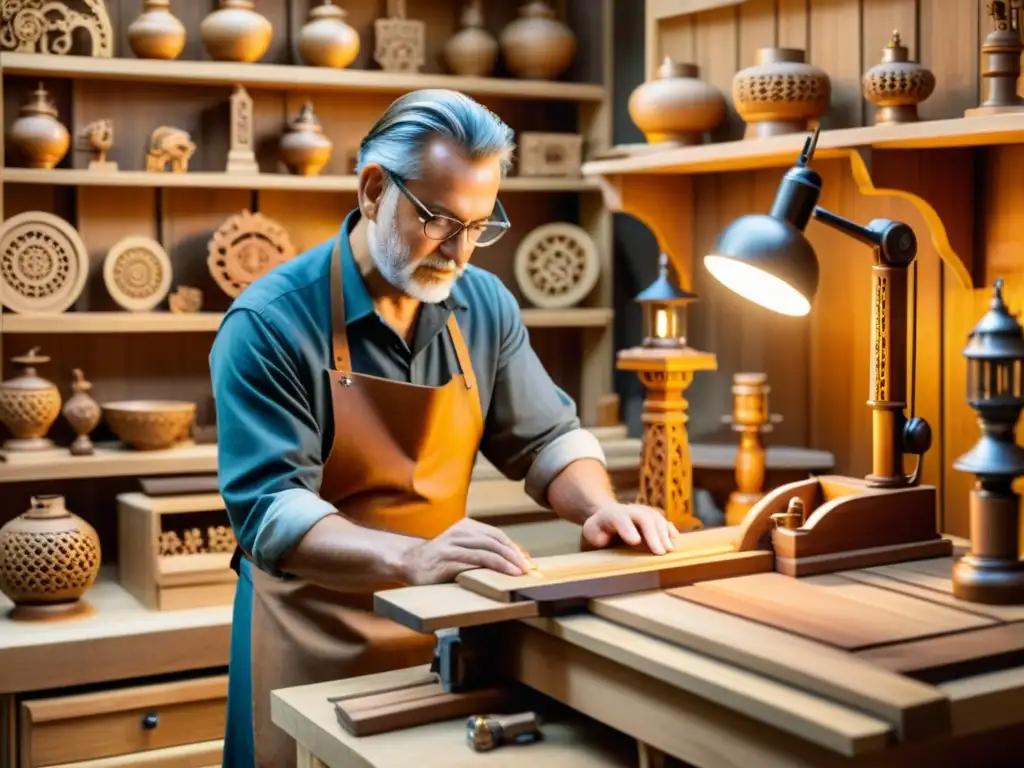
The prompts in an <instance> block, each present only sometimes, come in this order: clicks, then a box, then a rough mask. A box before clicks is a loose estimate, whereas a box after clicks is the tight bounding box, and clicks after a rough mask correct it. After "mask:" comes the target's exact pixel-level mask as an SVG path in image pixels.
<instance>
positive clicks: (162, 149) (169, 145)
mask: <svg viewBox="0 0 1024 768" xmlns="http://www.w3.org/2000/svg"><path fill="white" fill-rule="evenodd" d="M195 151H196V145H195V144H193V143H192V137H191V136H189V135H188V133H187V132H186V131H183V130H181V129H180V128H174V127H173V126H169V125H161V126H160V127H159V128H157V129H156V130H155V131H153V135H152V136H150V137H149V153H148V154H147V155H146V170H147V171H166V170H167V164H168V163H170V165H171V172H172V173H185V171H187V170H188V161H189V158H191V157H192V155H193V154H194V153H195Z"/></svg>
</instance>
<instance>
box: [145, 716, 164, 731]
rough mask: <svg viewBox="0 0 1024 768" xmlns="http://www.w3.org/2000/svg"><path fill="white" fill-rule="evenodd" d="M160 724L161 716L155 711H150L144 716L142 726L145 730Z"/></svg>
mask: <svg viewBox="0 0 1024 768" xmlns="http://www.w3.org/2000/svg"><path fill="white" fill-rule="evenodd" d="M159 724H160V716H159V715H157V714H156V713H155V712H150V713H149V714H148V715H146V716H145V717H144V718H142V727H143V729H144V730H147V731H152V730H153V729H154V728H156V727H157V726H158V725H159Z"/></svg>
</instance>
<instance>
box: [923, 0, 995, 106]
mask: <svg viewBox="0 0 1024 768" xmlns="http://www.w3.org/2000/svg"><path fill="white" fill-rule="evenodd" d="M979 5H980V6H984V3H978V2H964V3H950V2H948V0H918V27H919V29H920V38H919V40H918V50H919V51H920V57H919V58H920V62H921V63H922V64H923V65H924V66H926V67H928V69H930V70H931V71H932V73H933V74H934V75H935V81H936V83H937V87H936V89H935V93H933V94H932V95H931V97H930V98H929V99H927V100H925V101H924V102H922V103H921V105H920V106H919V107H918V110H917V111H918V114H919V115H920V117H921V119H922V120H942V119H946V118H951V117H962V116H963V114H964V110H967V109H972V108H973V107H976V106H978V104H979V103H980V98H979V87H978V86H979V83H978V72H979V64H980V62H981V55H980V53H979V51H978V47H979V46H978V42H977V40H978V26H979V25H978V6H979ZM985 119H988V118H985Z"/></svg>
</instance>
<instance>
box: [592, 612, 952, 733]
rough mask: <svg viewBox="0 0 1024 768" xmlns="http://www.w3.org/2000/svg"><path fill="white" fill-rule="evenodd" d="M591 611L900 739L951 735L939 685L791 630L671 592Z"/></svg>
mask: <svg viewBox="0 0 1024 768" xmlns="http://www.w3.org/2000/svg"><path fill="white" fill-rule="evenodd" d="M590 610H591V612H593V613H595V614H597V615H598V616H602V617H604V618H607V619H610V620H612V621H616V622H619V623H621V624H624V625H626V626H629V627H632V628H634V629H638V630H640V631H641V632H647V633H648V634H652V635H654V636H655V637H660V638H662V639H664V640H667V641H669V642H671V643H676V644H678V645H681V646H683V647H685V648H689V649H691V650H694V651H697V652H699V653H704V654H707V655H709V656H712V657H714V658H717V659H721V660H722V661H726V662H729V663H732V664H736V665H738V666H740V667H743V668H745V669H749V670H751V671H754V672H757V673H759V674H763V675H768V676H770V677H774V678H775V679H777V680H781V681H783V682H786V683H788V684H790V685H793V686H796V687H799V688H803V689H804V690H807V691H810V692H812V693H817V694H820V695H822V696H826V697H828V698H830V699H833V700H834V701H838V702H840V703H843V704H846V705H848V706H851V707H855V708H857V709H860V710H862V711H864V712H867V713H869V714H872V715H875V716H877V717H879V718H881V719H883V720H885V721H886V722H887V723H889V724H890V725H892V726H893V728H894V729H895V730H896V733H897V734H898V736H899V738H900V739H901V740H907V741H909V740H914V739H920V738H928V737H931V736H938V735H942V734H945V733H948V731H949V728H950V710H949V702H948V700H947V699H946V698H945V696H943V694H942V693H941V691H939V690H937V689H936V688H934V687H933V686H930V685H925V684H924V683H920V682H918V681H916V680H911V679H910V678H907V677H904V676H902V675H898V674H895V673H893V672H890V671H888V670H886V669H882V668H881V667H879V666H877V665H875V664H871V663H869V662H867V661H864V660H862V659H858V658H857V657H856V656H854V655H852V654H850V653H847V652H845V651H841V650H838V649H836V648H830V647H829V646H827V645H823V644H821V643H816V642H814V641H812V640H807V639H805V638H802V637H799V636H796V635H792V634H790V633H788V632H783V631H782V630H778V629H775V628H773V627H766V626H762V625H760V624H755V623H753V622H750V621H746V620H744V619H740V618H737V617H735V616H730V615H728V614H725V613H719V612H718V611H714V610H711V609H710V608H705V607H703V606H700V605H695V604H693V603H688V602H686V601H685V600H679V599H678V598H675V597H673V596H671V595H666V594H657V593H654V594H644V595H630V596H626V597H615V598H604V599H601V600H592V601H591V602H590Z"/></svg>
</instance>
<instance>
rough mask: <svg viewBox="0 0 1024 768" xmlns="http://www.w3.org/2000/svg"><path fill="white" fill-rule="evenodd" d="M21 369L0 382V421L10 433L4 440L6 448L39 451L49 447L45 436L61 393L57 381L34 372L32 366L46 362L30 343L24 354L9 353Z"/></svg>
mask: <svg viewBox="0 0 1024 768" xmlns="http://www.w3.org/2000/svg"><path fill="white" fill-rule="evenodd" d="M11 362H12V363H14V364H15V365H19V366H21V373H19V374H18V375H17V376H15V377H14V378H12V379H8V380H7V381H5V382H4V383H3V384H0V421H3V423H4V426H5V427H7V429H8V430H9V431H10V433H11V435H12V437H11V438H10V439H8V440H7V442H5V443H4V446H3V447H4V450H7V451H41V450H46V449H47V448H52V447H53V441H52V440H50V439H49V438H48V437H46V433H47V432H49V431H50V427H52V426H53V422H55V421H56V420H57V417H58V416H60V406H61V396H60V390H58V389H57V385H56V384H54V383H53V382H51V381H47V380H46V379H44V378H42V377H41V376H40V375H39V374H38V373H36V366H37V365H43V364H44V363H48V362H50V358H49V357H47V356H46V355H41V354H39V347H33V348H32V349H30V350H29V351H28V353H27V354H24V355H19V356H17V357H12V358H11Z"/></svg>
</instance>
